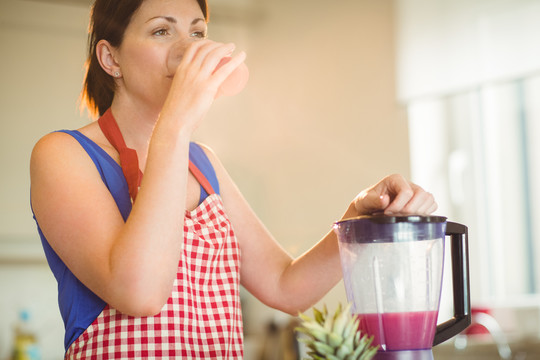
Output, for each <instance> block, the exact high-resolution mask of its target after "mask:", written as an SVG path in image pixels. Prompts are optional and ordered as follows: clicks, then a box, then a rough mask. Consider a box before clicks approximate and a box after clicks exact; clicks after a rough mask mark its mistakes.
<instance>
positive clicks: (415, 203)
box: [399, 187, 435, 215]
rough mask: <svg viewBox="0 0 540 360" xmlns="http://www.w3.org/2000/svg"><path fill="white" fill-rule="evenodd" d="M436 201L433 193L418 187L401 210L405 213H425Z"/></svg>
mask: <svg viewBox="0 0 540 360" xmlns="http://www.w3.org/2000/svg"><path fill="white" fill-rule="evenodd" d="M413 188H414V187H413ZM434 202H435V200H434V198H433V195H431V194H430V193H428V192H426V191H424V190H423V189H422V188H420V187H417V188H416V189H415V193H414V196H413V197H412V198H411V200H410V201H409V202H408V203H407V204H406V205H405V206H404V207H403V208H402V209H401V210H399V212H400V213H402V214H405V215H425V214H426V213H427V212H428V210H429V209H430V208H431V207H432V205H433V204H434Z"/></svg>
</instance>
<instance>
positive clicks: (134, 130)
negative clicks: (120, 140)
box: [111, 101, 159, 169]
mask: <svg viewBox="0 0 540 360" xmlns="http://www.w3.org/2000/svg"><path fill="white" fill-rule="evenodd" d="M111 111H112V114H113V116H114V118H115V120H116V123H117V124H118V127H119V128H120V131H121V132H122V136H123V137H124V141H125V142H126V146H127V147H129V148H131V149H134V150H136V151H137V155H138V157H139V165H140V167H141V169H144V164H145V163H146V156H147V153H148V145H149V142H150V137H151V136H152V132H153V130H154V126H155V124H156V121H157V119H158V116H159V112H155V111H149V110H148V109H146V108H144V107H142V106H139V107H135V106H126V105H125V104H122V103H121V102H120V101H113V103H112V105H111Z"/></svg>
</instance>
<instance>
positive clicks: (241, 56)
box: [213, 51, 246, 84]
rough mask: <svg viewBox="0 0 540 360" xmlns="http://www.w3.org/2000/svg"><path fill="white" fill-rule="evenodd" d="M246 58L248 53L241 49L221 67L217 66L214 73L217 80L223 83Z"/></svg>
mask: <svg viewBox="0 0 540 360" xmlns="http://www.w3.org/2000/svg"><path fill="white" fill-rule="evenodd" d="M245 60H246V53H245V52H244V51H241V52H239V53H238V54H236V55H234V56H232V57H230V58H229V60H228V61H226V62H224V64H223V65H222V66H220V67H219V68H217V69H216V70H215V71H214V73H213V74H214V77H215V79H216V81H217V82H219V83H220V84H221V83H222V82H223V81H225V79H227V77H229V75H231V74H232V73H233V72H234V70H235V69H237V68H238V67H239V66H240V64H242V63H243V62H244V61H245Z"/></svg>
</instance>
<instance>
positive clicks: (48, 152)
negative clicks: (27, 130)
mask: <svg viewBox="0 0 540 360" xmlns="http://www.w3.org/2000/svg"><path fill="white" fill-rule="evenodd" d="M77 147H80V146H79V145H78V142H77V140H76V139H75V138H74V137H73V136H71V135H69V134H67V133H64V132H53V133H49V134H47V135H45V136H43V137H42V138H41V139H39V140H38V142H37V143H36V144H35V145H34V148H33V150H32V155H31V164H32V165H36V162H37V163H39V162H41V161H44V160H46V159H50V160H54V159H59V157H58V156H57V155H62V156H61V158H65V157H66V156H69V155H70V154H72V151H73V150H76V148H77Z"/></svg>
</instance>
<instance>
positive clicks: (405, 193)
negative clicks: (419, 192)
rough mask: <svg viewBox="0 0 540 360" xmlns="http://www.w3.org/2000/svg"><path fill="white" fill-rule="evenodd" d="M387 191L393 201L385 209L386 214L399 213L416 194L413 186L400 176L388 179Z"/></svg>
mask: <svg viewBox="0 0 540 360" xmlns="http://www.w3.org/2000/svg"><path fill="white" fill-rule="evenodd" d="M386 191H387V194H388V196H389V197H390V199H391V201H390V204H389V205H388V206H387V207H386V208H385V209H384V212H385V214H395V213H399V212H400V211H401V210H402V209H403V208H404V207H405V206H406V205H407V204H408V203H409V202H410V201H411V199H412V198H413V197H414V194H415V191H414V189H413V187H412V185H411V184H410V183H409V182H408V181H406V180H405V178H403V177H402V176H400V175H395V176H391V177H389V178H387V181H386Z"/></svg>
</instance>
